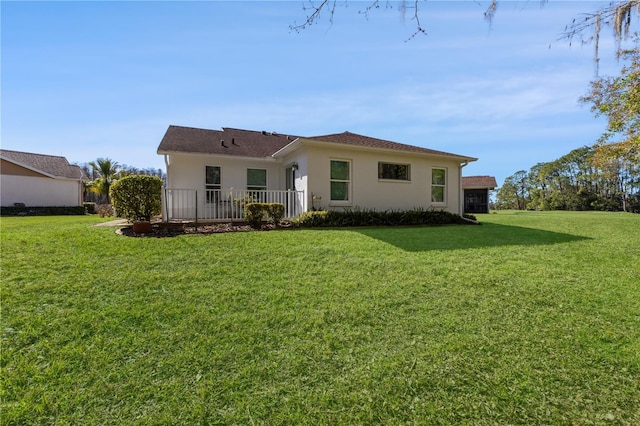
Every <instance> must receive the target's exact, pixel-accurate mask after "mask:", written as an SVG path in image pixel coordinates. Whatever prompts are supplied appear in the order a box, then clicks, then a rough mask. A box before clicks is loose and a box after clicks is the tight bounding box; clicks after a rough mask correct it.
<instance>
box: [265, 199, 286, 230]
mask: <svg viewBox="0 0 640 426" xmlns="http://www.w3.org/2000/svg"><path fill="white" fill-rule="evenodd" d="M266 208H267V217H268V218H269V221H271V222H273V223H274V224H276V225H277V224H279V223H280V221H281V220H282V218H283V217H284V204H280V203H269V204H267V206H266Z"/></svg>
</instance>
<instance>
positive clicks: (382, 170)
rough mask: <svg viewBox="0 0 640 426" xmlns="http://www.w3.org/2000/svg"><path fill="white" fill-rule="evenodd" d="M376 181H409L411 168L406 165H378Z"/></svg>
mask: <svg viewBox="0 0 640 426" xmlns="http://www.w3.org/2000/svg"><path fill="white" fill-rule="evenodd" d="M378 179H384V180H403V181H410V180H411V168H410V166H409V165H408V164H395V163H378Z"/></svg>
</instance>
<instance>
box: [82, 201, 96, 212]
mask: <svg viewBox="0 0 640 426" xmlns="http://www.w3.org/2000/svg"><path fill="white" fill-rule="evenodd" d="M83 205H84V208H85V209H86V210H87V214H96V203H84V204H83Z"/></svg>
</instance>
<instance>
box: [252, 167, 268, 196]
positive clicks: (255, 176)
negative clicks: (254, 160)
mask: <svg viewBox="0 0 640 426" xmlns="http://www.w3.org/2000/svg"><path fill="white" fill-rule="evenodd" d="M247 189H248V190H249V191H262V190H265V189H267V171H266V170H264V169H247Z"/></svg>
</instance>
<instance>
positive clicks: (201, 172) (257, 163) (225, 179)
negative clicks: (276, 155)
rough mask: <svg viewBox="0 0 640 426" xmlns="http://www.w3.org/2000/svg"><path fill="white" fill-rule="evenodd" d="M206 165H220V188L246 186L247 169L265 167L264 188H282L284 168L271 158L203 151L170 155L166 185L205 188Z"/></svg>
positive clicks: (241, 187) (183, 187) (169, 186)
mask: <svg viewBox="0 0 640 426" xmlns="http://www.w3.org/2000/svg"><path fill="white" fill-rule="evenodd" d="M206 166H220V167H221V168H222V176H221V187H222V189H231V188H234V189H246V188H247V169H248V168H250V169H266V170H267V189H272V190H276V189H284V173H285V172H284V168H283V167H282V165H281V164H279V163H277V162H275V161H273V160H252V159H243V158H223V157H213V156H206V155H171V159H170V162H169V166H168V167H167V179H168V180H167V187H168V188H172V189H204V188H205V168H206Z"/></svg>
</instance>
